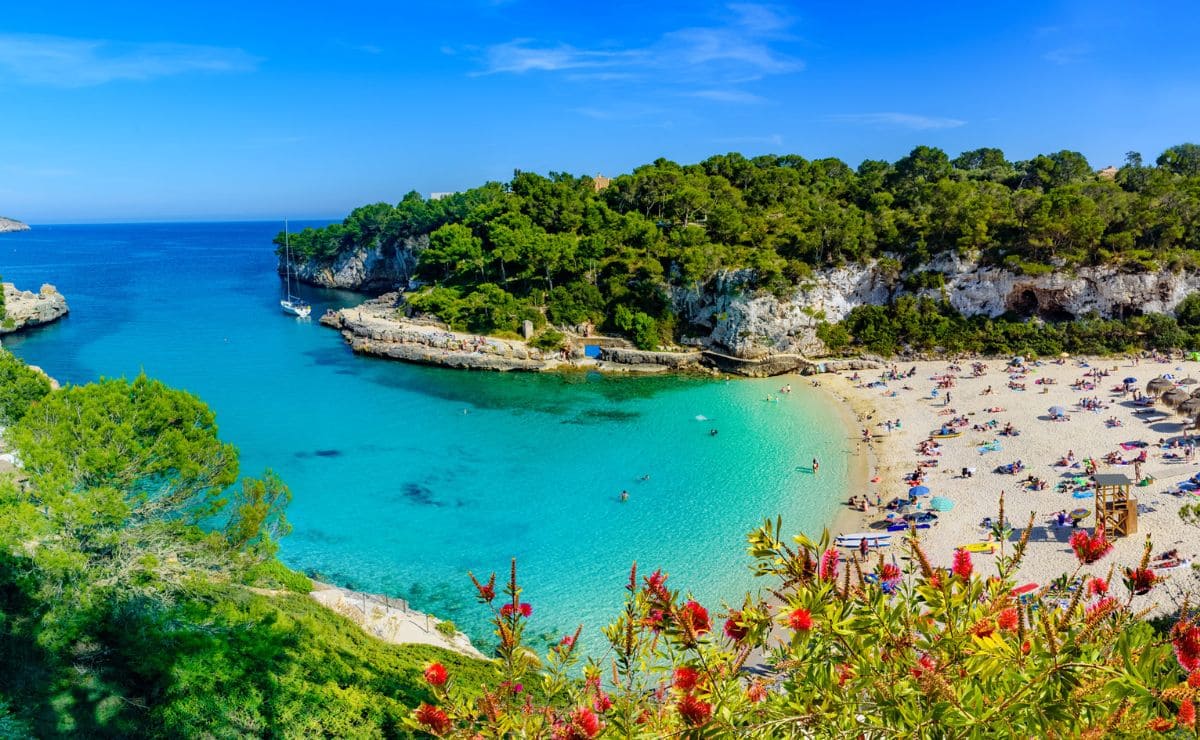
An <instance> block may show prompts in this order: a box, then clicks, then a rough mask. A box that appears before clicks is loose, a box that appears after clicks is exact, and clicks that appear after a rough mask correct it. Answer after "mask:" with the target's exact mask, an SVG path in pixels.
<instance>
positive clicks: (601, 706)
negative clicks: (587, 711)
mask: <svg viewBox="0 0 1200 740" xmlns="http://www.w3.org/2000/svg"><path fill="white" fill-rule="evenodd" d="M592 709H595V710H596V711H597V712H599V713H600V714H604V713H605V712H607V711H608V710H610V709H612V699H610V698H608V694H606V693H604V692H603V691H601V692H600V693H599V694H596V699H595V700H594V701H593V702H592Z"/></svg>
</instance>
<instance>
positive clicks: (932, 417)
mask: <svg viewBox="0 0 1200 740" xmlns="http://www.w3.org/2000/svg"><path fill="white" fill-rule="evenodd" d="M977 362H979V363H980V364H981V365H982V366H984V367H986V374H984V375H982V376H980V377H971V370H970V364H971V361H963V362H962V365H963V368H962V370H963V372H959V373H954V375H955V376H956V377H955V378H954V379H953V380H952V381H950V382H952V383H953V386H952V387H950V388H946V389H944V390H942V391H941V392H940V393H939V394H938V395H936V396H934V395H933V393H932V390H933V388H934V387H935V383H936V382H937V381H935V380H934V378H935V377H938V378H944V376H945V373H947V368H948V367H950V366H951V364H952V363H951V362H949V361H928V360H925V361H918V362H905V363H903V365H902V366H901V367H900V369H901V370H902V371H903V372H905V373H907V372H908V371H909V370H910V369H912V368H915V369H916V375H915V376H913V377H908V378H905V379H902V380H896V381H880V380H879V378H880V377H881V376H882V373H881V372H879V371H867V372H860V373H859V376H860V380H859V382H855V381H853V380H852V379H851V378H849V377H846V375H847V374H846V373H833V374H826V375H822V376H820V386H819V387H818V388H816V389H815V390H819V391H822V392H824V393H826V395H827V396H828V397H829V398H830V399H831V400H833V401H835V402H837V403H838V404H839V405H841V406H843V408H844V409H845V413H846V415H847V416H848V418H855V419H856V420H857V422H858V429H857V430H855V431H858V432H860V431H861V429H862V428H863V427H867V428H869V429H870V430H871V433H872V439H873V441H874V443H873V444H872V445H870V446H869V447H868V449H867V450H866V453H867V454H865V455H862V459H863V464H862V465H861V466H860V467H864V468H866V469H867V470H868V471H871V472H872V473H873V474H874V475H877V476H879V478H880V481H879V483H878V484H867V485H865V486H863V487H861V488H856V489H854V490H851V491H850V492H849V494H847V495H862V494H863V493H864V492H865V493H868V494H869V495H870V497H871V501H872V504H873V503H874V499H875V495H876V493H877V494H878V495H879V496H880V497H882V499H883V501H884V502H885V503H886V502H889V501H891V500H892V499H893V498H895V497H898V496H907V491H908V484H907V483H906V482H905V475H906V474H908V473H909V472H910V471H912V470H913V469H914V468H915V467H916V466H917V460H918V459H919V458H922V457H923V458H925V460H926V461H927V462H929V463H931V464H932V467H928V468H925V471H926V472H925V485H927V486H928V487H930V488H932V489H933V496H942V497H946V498H948V499H950V500H951V502H952V503H953V508H952V509H951V510H949V511H946V512H940V513H939V514H938V516H939V519H938V521H937V523H936V524H935V525H934V526H932V527H930V528H929V529H924V530H919V534H920V537H921V541H922V543H923V546H924V548H925V550H926V552H927V554H928V556H929V558H930V560H931V561H932V562H933V563H934V565H935V566H940V565H949V564H950V560H951V558H952V556H953V552H954V550H955V549H956V548H959V547H962V546H964V545H967V544H970V543H973V542H981V541H986V540H987V539H988V538H987V530H985V529H983V528H982V526H981V525H980V522H981V521H982V520H983V519H984V518H986V517H995V516H996V515H997V512H998V506H999V496H1000V493H1001V492H1003V493H1004V496H1005V511H1006V517H1007V518H1008V520H1009V523H1010V526H1011V527H1012V528H1013V530H1014V531H1013V534H1012V535H1011V537H1010V540H1009V546H1010V547H1011V545H1012V543H1014V542H1015V541H1016V540H1017V539H1019V538H1020V536H1021V534H1022V531H1023V530H1024V529H1025V527H1026V525H1027V523H1028V517H1029V514H1030V512H1031V511H1032V512H1034V527H1033V530H1031V532H1030V534H1031V536H1030V541H1029V549H1028V550H1027V552H1026V556H1025V559H1024V560H1023V562H1022V563H1021V567H1020V568H1019V570H1018V571H1017V574H1016V578H1018V579H1020V580H1021V581H1028V582H1031V583H1036V584H1038V585H1039V586H1042V587H1044V586H1046V585H1048V584H1049V583H1050V581H1051V580H1052V579H1054V578H1055V577H1057V576H1059V575H1062V574H1064V573H1071V572H1074V571H1075V569H1076V567H1077V566H1078V562H1077V560H1076V558H1075V556H1074V553H1073V551H1072V550H1071V548H1070V546H1069V544H1068V543H1067V540H1068V539H1069V537H1070V535H1071V533H1072V532H1074V531H1076V530H1074V529H1072V527H1071V526H1070V525H1069V524H1068V525H1066V526H1059V525H1057V522H1056V521H1054V519H1055V513H1056V512H1058V511H1064V510H1065V511H1068V512H1070V511H1072V510H1076V509H1078V510H1088V515H1087V516H1086V518H1085V519H1083V520H1082V523H1081V528H1083V529H1086V530H1087V531H1088V532H1089V533H1091V532H1092V531H1093V530H1094V524H1095V522H1094V519H1095V498H1094V495H1091V494H1089V492H1088V491H1087V490H1086V489H1083V488H1081V487H1080V486H1079V485H1076V484H1078V483H1081V482H1083V479H1082V478H1080V476H1083V475H1084V474H1083V472H1082V471H1081V469H1079V468H1073V467H1070V466H1060V465H1056V464H1055V463H1057V462H1059V457H1060V456H1062V457H1065V456H1066V455H1067V454H1068V453H1073V454H1074V456H1075V457H1074V459H1075V460H1076V461H1079V460H1083V459H1085V458H1088V457H1091V458H1094V459H1095V460H1096V461H1097V463H1098V472H1100V473H1127V474H1128V475H1129V476H1130V477H1133V476H1134V471H1135V466H1134V465H1133V464H1132V460H1133V459H1134V456H1135V455H1136V454H1138V452H1139V451H1140V450H1144V451H1146V452H1147V459H1146V461H1145V463H1143V464H1142V465H1139V466H1136V469H1137V470H1138V471H1139V472H1141V473H1142V475H1143V476H1149V477H1151V478H1153V482H1152V483H1149V484H1147V485H1143V486H1134V487H1132V488H1131V495H1132V496H1133V497H1135V498H1136V499H1137V501H1138V504H1139V507H1138V514H1137V530H1136V532H1135V533H1130V534H1129V535H1128V536H1125V537H1114V536H1112V533H1110V537H1109V539H1110V541H1112V542H1113V545H1114V548H1113V552H1112V553H1111V554H1109V555H1107V556H1105V557H1104V558H1101V559H1100V560H1099V561H1098V562H1096V563H1093V564H1089V565H1085V566H1082V567H1081V569H1080V573H1081V574H1082V575H1091V576H1094V577H1099V578H1105V577H1107V575H1108V572H1109V569H1110V568H1112V567H1115V568H1116V569H1117V570H1116V572H1115V573H1114V575H1113V581H1114V582H1113V583H1111V584H1110V585H1111V587H1112V588H1113V589H1114V590H1115V593H1117V594H1119V595H1120V594H1122V593H1123V588H1124V587H1123V586H1121V585H1120V583H1119V581H1120V575H1119V574H1120V572H1121V571H1120V568H1123V567H1126V566H1130V567H1134V566H1136V565H1137V564H1138V562H1139V561H1140V559H1141V557H1142V552H1143V548H1144V545H1145V542H1146V540H1147V537H1149V538H1150V539H1151V542H1152V550H1153V552H1152V555H1158V554H1159V553H1161V552H1164V551H1169V550H1178V551H1179V554H1180V557H1181V558H1185V559H1190V560H1191V561H1192V562H1193V563H1195V564H1196V565H1200V532H1197V530H1196V529H1195V528H1194V527H1191V526H1190V525H1188V524H1186V523H1184V522H1183V521H1182V520H1181V519H1180V518H1179V516H1178V511H1179V508H1180V506H1182V505H1183V504H1184V503H1189V502H1191V501H1195V500H1200V496H1193V495H1190V494H1184V495H1182V496H1175V495H1173V494H1172V493H1168V490H1169V489H1173V488H1175V487H1176V485H1177V484H1178V483H1179V482H1180V481H1182V480H1186V479H1187V478H1188V477H1189V476H1191V475H1193V474H1195V473H1197V471H1198V470H1200V456H1197V457H1194V458H1192V459H1191V460H1186V459H1185V458H1184V455H1183V452H1182V450H1183V448H1182V447H1180V448H1172V447H1170V446H1169V445H1170V440H1171V439H1181V438H1182V436H1181V435H1182V434H1183V431H1184V426H1185V425H1184V424H1182V422H1183V421H1184V417H1182V416H1181V415H1179V414H1176V413H1175V412H1174V411H1172V410H1171V409H1164V408H1163V407H1162V406H1161V405H1158V406H1156V407H1155V411H1156V412H1158V413H1157V414H1156V415H1155V416H1153V417H1147V415H1145V414H1141V415H1139V414H1136V413H1134V412H1135V411H1137V410H1139V409H1137V408H1135V407H1134V406H1133V404H1132V403H1130V402H1129V398H1128V397H1127V396H1126V395H1123V394H1120V393H1118V392H1117V391H1116V390H1114V387H1115V386H1119V385H1120V381H1121V380H1123V379H1124V378H1125V377H1136V378H1137V381H1138V382H1137V383H1136V384H1135V387H1136V389H1137V390H1141V391H1144V390H1145V387H1146V384H1147V382H1148V381H1149V380H1151V379H1152V378H1155V377H1157V376H1159V375H1162V374H1164V373H1167V374H1172V375H1174V376H1175V378H1176V379H1177V380H1181V379H1183V378H1185V377H1191V378H1193V379H1197V380H1200V363H1198V362H1195V361H1190V360H1188V361H1185V360H1178V359H1170V360H1162V361H1133V362H1131V361H1130V360H1128V359H1126V360H1120V359H1116V358H1071V359H1070V360H1060V361H1058V362H1053V363H1045V364H1040V365H1034V366H1030V367H1029V368H1028V370H1029V372H1028V373H1023V374H1020V375H1019V376H1018V375H1016V374H1013V375H1011V376H1010V374H1009V373H1008V372H1006V371H1007V369H1008V367H1007V363H1005V362H1003V361H999V360H995V359H993V360H986V361H977ZM1095 371H1103V372H1106V373H1108V375H1107V376H1106V377H1102V378H1095V379H1094V382H1093V383H1090V384H1088V383H1087V382H1086V381H1087V380H1088V379H1089V378H1090V376H1088V375H1086V374H1087V373H1089V372H1095ZM1016 377H1020V378H1021V379H1020V380H1013V379H1011V378H1016ZM875 383H882V384H881V385H872V384H875ZM1010 383H1011V384H1012V385H1011V386H1010V385H1009V384H1010ZM1077 384H1078V385H1077ZM1182 387H1183V388H1185V389H1187V390H1189V391H1192V390H1195V389H1196V388H1200V383H1197V384H1195V385H1183V386H1182ZM989 388H990V389H991V392H990V393H987V391H988V389H989ZM946 391H949V392H950V393H951V394H952V397H951V399H950V400H951V401H952V402H951V403H946V398H945V393H946ZM985 394H986V395H985ZM1051 406H1061V407H1063V408H1064V409H1067V410H1068V411H1067V414H1066V415H1067V417H1068V419H1067V420H1063V421H1052V420H1051V416H1050V415H1048V414H1047V411H1046V410H1047V408H1049V407H1051ZM991 409H1001V410H999V411H991ZM1146 418H1149V419H1150V421H1145V420H1144V419H1146ZM881 419H885V420H893V421H894V420H896V419H900V420H901V421H902V427H901V429H899V430H893V431H891V432H890V433H887V432H885V431H884V429H881V428H880V427H878V426H877V424H878V423H879V421H880V420H881ZM951 419H959V420H961V424H960V425H959V426H957V427H956V430H958V431H960V435H959V436H957V437H955V438H947V439H943V440H940V445H941V448H940V449H939V450H937V451H935V452H934V453H933V454H931V455H928V456H926V455H919V454H918V453H917V451H916V449H917V446H918V444H920V443H921V442H923V441H925V440H927V439H929V437H930V431H931V430H933V429H937V428H939V425H941V424H946V423H948V422H949V420H951ZM1005 424H1011V425H1012V426H1013V427H1014V428H1015V429H1016V430H1017V431H1018V432H1019V436H1005V435H1003V434H1001V433H1000V430H1001V429H1002V428H1003V426H1004V425H1005ZM1160 438H1161V439H1163V440H1164V442H1165V443H1166V444H1167V445H1168V446H1166V447H1160V446H1159V444H1158V440H1159V439H1160ZM858 444H859V445H860V446H861V445H862V442H861V441H859V442H858ZM1139 445H1141V446H1139ZM1060 448H1061V449H1060ZM1106 456H1107V458H1108V460H1110V461H1112V462H1111V463H1110V462H1105V461H1104V460H1105V457H1106ZM1122 459H1123V460H1125V461H1126V464H1121V463H1120V460H1122ZM1015 460H1021V461H1022V462H1023V464H1024V466H1025V467H1024V469H1023V470H1022V471H1021V472H1020V473H1019V474H1015V475H1010V474H1004V473H1001V472H997V471H998V470H999V469H1001V468H1003V467H1004V466H1006V465H1007V464H1009V463H1012V462H1014V461H1015ZM963 468H974V469H975V472H974V474H973V475H972V476H970V477H966V478H964V477H962V474H961V470H962V469H963ZM1027 476H1033V477H1035V478H1040V479H1042V480H1044V481H1045V482H1046V486H1045V487H1044V488H1041V489H1036V488H1034V487H1032V486H1031V485H1028V484H1026V478H1027ZM1056 489H1062V490H1056ZM1076 494H1078V497H1077V496H1076ZM1085 494H1086V495H1085ZM929 500H930V499H928V498H925V499H923V501H924V502H926V504H927V502H928V501H929ZM840 503H841V506H842V510H841V511H840V512H839V513H838V515H836V516H835V517H834V520H833V522H832V527H833V529H831V534H833V535H834V536H836V535H837V534H841V533H846V532H852V531H874V529H873V528H872V524H874V525H875V528H878V527H879V522H881V521H882V513H881V512H877V511H876V510H875V507H874V506H872V507H871V510H870V511H869V512H867V513H863V512H860V511H856V510H853V509H851V508H849V506H847V504H846V501H845V499H844V498H843V499H842V500H841V502H840ZM926 508H927V506H926ZM895 534H897V535H903V534H904V533H903V532H898V533H895ZM899 539H900V537H896V538H893V540H894V544H893V545H892V546H891V547H890V548H888V549H889V550H890V551H891V552H893V553H896V554H897V555H899V554H900V553H899V552H898V551H897V549H896V548H897V547H899V546H900V543H899V542H898V540H899ZM972 557H973V559H974V561H975V564H976V567H983V568H990V567H991V564H992V560H993V558H992V555H991V554H989V553H973V555H972ZM1160 575H1163V576H1167V577H1168V578H1169V580H1168V581H1167V586H1166V587H1165V588H1156V589H1154V590H1153V591H1151V593H1150V594H1149V595H1148V596H1138V597H1134V605H1135V607H1136V608H1139V609H1149V610H1151V611H1152V612H1161V611H1163V610H1166V609H1169V608H1172V607H1173V606H1177V605H1178V602H1179V601H1180V599H1181V596H1182V594H1183V593H1184V592H1187V591H1195V590H1196V588H1197V576H1196V574H1195V571H1194V570H1193V569H1192V568H1190V567H1178V568H1174V569H1163V571H1162V572H1161V573H1160Z"/></svg>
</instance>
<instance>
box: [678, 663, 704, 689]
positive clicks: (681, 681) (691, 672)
mask: <svg viewBox="0 0 1200 740" xmlns="http://www.w3.org/2000/svg"><path fill="white" fill-rule="evenodd" d="M674 678H675V680H674V686H675V688H677V689H679V690H680V691H691V690H692V689H694V688H696V683H697V682H698V681H699V680H700V673H699V672H698V671H697V670H696V669H695V668H692V667H691V666H687V665H681V666H679V667H678V668H676V669H675V674H674Z"/></svg>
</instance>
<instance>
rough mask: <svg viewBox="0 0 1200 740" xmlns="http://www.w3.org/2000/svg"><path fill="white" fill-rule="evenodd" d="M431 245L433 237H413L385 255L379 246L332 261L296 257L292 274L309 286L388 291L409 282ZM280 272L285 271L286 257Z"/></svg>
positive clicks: (280, 264) (352, 252) (354, 251)
mask: <svg viewBox="0 0 1200 740" xmlns="http://www.w3.org/2000/svg"><path fill="white" fill-rule="evenodd" d="M428 245H429V237H428V236H421V237H419V238H416V239H409V240H408V241H407V242H406V243H405V248H404V249H402V250H398V251H395V252H391V253H387V254H385V253H384V251H383V250H382V249H381V248H380V247H378V246H372V247H360V248H359V249H355V250H353V251H349V252H345V253H343V254H341V255H339V256H338V257H337V258H336V259H334V260H333V261H332V262H326V261H322V260H297V259H294V258H293V260H292V276H293V277H295V278H296V279H298V280H300V281H301V282H304V283H308V284H309V285H317V286H320V287H322V288H341V289H344V290H357V291H362V292H365V293H384V292H387V291H389V290H395V289H396V287H397V286H405V285H407V284H408V281H409V278H410V277H411V276H412V274H413V270H414V268H415V267H416V255H417V254H418V253H419V252H420V251H421V250H422V249H424V248H425V247H426V246H428ZM279 274H280V275H282V274H284V264H283V256H282V255H280V257H279Z"/></svg>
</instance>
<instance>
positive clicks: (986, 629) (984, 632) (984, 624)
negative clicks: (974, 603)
mask: <svg viewBox="0 0 1200 740" xmlns="http://www.w3.org/2000/svg"><path fill="white" fill-rule="evenodd" d="M995 631H996V624H995V622H993V621H992V620H990V619H981V620H979V621H978V622H976V623H975V626H974V627H972V628H971V634H972V635H975V636H976V637H990V636H991V635H992V634H993V633H995Z"/></svg>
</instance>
